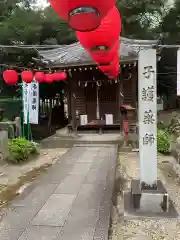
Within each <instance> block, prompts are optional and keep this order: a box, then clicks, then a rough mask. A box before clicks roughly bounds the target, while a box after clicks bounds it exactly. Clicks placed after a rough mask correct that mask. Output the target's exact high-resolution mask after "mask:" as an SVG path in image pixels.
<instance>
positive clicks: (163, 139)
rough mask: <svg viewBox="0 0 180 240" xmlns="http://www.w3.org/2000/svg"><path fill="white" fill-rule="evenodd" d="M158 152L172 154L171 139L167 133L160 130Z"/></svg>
mask: <svg viewBox="0 0 180 240" xmlns="http://www.w3.org/2000/svg"><path fill="white" fill-rule="evenodd" d="M157 150H158V152H159V153H164V154H167V153H170V151H171V139H170V135H169V134H168V132H167V131H165V130H162V129H158V131H157Z"/></svg>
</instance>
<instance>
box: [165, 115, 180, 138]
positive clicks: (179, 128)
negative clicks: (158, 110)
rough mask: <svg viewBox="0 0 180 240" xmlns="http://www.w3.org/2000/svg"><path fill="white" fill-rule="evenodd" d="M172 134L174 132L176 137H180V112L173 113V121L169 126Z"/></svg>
mask: <svg viewBox="0 0 180 240" xmlns="http://www.w3.org/2000/svg"><path fill="white" fill-rule="evenodd" d="M168 131H169V133H170V134H174V135H175V136H176V137H180V114H179V113H178V112H173V113H172V119H171V123H170V125H169V126H168Z"/></svg>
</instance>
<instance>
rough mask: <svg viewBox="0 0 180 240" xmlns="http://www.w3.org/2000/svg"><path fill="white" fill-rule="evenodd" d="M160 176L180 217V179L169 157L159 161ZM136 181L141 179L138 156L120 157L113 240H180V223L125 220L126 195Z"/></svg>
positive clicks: (121, 154)
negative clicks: (124, 200) (124, 202)
mask: <svg viewBox="0 0 180 240" xmlns="http://www.w3.org/2000/svg"><path fill="white" fill-rule="evenodd" d="M158 175H159V179H161V181H162V182H163V183H164V184H165V187H166V189H167V190H168V192H169V195H170V197H171V199H172V201H173V202H174V205H175V207H176V209H177V212H178V214H180V179H179V177H178V176H177V175H176V174H175V172H174V171H173V169H172V167H171V165H170V164H169V157H168V156H159V157H158ZM132 178H133V179H138V178H139V161H138V154H137V153H120V157H119V162H118V167H117V173H116V184H115V192H116V194H114V196H113V209H112V224H111V228H110V234H109V240H126V239H128V240H151V239H157V240H162V239H166V240H178V239H180V220H172V219H171V220H168V219H167V220H162V219H161V220H158V219H157V220H149V219H148V220H146V219H144V220H131V219H129V220H127V219H126V220H125V219H124V216H123V196H122V192H123V190H125V189H127V188H129V187H130V180H131V179H132ZM115 195H116V196H115Z"/></svg>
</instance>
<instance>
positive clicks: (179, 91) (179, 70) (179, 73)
mask: <svg viewBox="0 0 180 240" xmlns="http://www.w3.org/2000/svg"><path fill="white" fill-rule="evenodd" d="M177 96H180V50H178V51H177Z"/></svg>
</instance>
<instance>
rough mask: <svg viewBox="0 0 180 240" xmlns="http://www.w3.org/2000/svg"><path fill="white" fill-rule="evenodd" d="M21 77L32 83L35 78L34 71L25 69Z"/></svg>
mask: <svg viewBox="0 0 180 240" xmlns="http://www.w3.org/2000/svg"><path fill="white" fill-rule="evenodd" d="M21 78H22V80H23V81H24V82H25V83H31V82H32V80H33V78H34V75H33V72H31V71H23V72H22V73H21Z"/></svg>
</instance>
